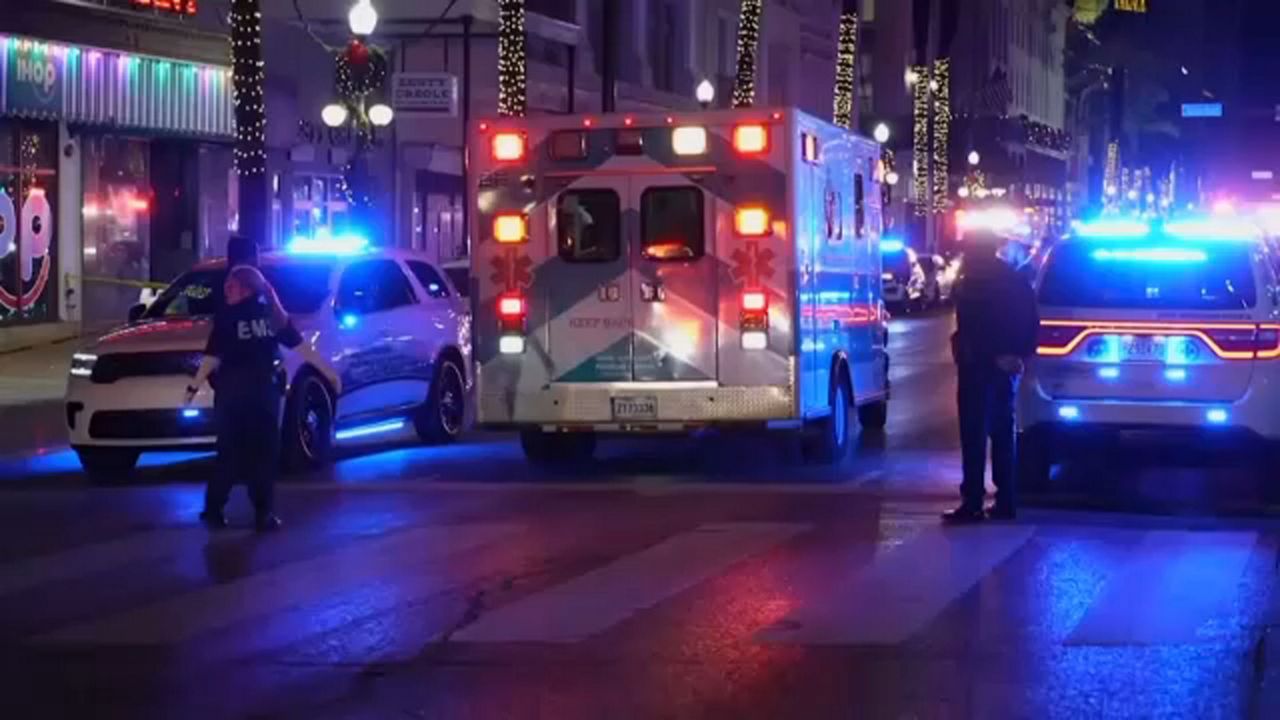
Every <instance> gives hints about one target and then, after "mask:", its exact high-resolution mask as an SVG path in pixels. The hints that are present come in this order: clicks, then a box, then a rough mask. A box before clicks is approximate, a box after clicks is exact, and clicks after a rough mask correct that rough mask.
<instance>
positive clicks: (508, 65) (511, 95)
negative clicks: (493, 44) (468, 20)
mask: <svg viewBox="0 0 1280 720" xmlns="http://www.w3.org/2000/svg"><path fill="white" fill-rule="evenodd" d="M527 63H528V56H527V54H526V51H525V44H524V0H498V114H499V115H501V116H503V117H523V116H524V114H525V110H526V109H527V106H528V103H527V99H526V91H527V85H528V67H527Z"/></svg>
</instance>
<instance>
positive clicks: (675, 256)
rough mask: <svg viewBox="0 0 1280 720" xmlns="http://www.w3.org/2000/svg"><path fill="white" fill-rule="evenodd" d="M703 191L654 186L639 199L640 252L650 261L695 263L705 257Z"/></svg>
mask: <svg viewBox="0 0 1280 720" xmlns="http://www.w3.org/2000/svg"><path fill="white" fill-rule="evenodd" d="M703 212H704V210H703V201H702V190H699V189H698V188H696V187H666V188H663V187H651V188H649V189H648V190H645V191H644V193H643V194H642V195H641V196H640V251H641V252H642V253H643V254H644V256H645V257H646V258H648V259H650V260H694V259H697V258H700V257H702V256H703V255H704V254H706V223H705V222H704V221H703V217H704V216H703Z"/></svg>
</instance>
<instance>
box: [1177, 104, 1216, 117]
mask: <svg viewBox="0 0 1280 720" xmlns="http://www.w3.org/2000/svg"><path fill="white" fill-rule="evenodd" d="M1182 117H1184V118H1217V117H1222V103H1182Z"/></svg>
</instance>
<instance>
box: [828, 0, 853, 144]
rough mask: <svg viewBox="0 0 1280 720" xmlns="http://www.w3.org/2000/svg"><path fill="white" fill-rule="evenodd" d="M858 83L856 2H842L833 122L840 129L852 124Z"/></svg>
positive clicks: (845, 0)
mask: <svg viewBox="0 0 1280 720" xmlns="http://www.w3.org/2000/svg"><path fill="white" fill-rule="evenodd" d="M857 81H858V0H844V9H843V11H841V13H840V30H839V36H838V38H837V40H836V91H835V107H834V111H833V115H832V117H833V121H834V122H835V124H836V125H839V126H840V127H842V128H848V127H849V126H851V125H852V124H853V105H854V95H855V93H856V91H857Z"/></svg>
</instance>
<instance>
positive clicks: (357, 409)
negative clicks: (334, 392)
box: [334, 258, 430, 422]
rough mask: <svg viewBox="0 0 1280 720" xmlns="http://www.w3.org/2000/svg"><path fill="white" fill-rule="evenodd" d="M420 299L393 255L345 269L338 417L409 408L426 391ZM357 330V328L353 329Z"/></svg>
mask: <svg viewBox="0 0 1280 720" xmlns="http://www.w3.org/2000/svg"><path fill="white" fill-rule="evenodd" d="M417 305H418V300H417V296H416V295H415V293H414V291H413V287H412V286H411V285H410V284H409V279H408V278H407V277H405V274H404V271H403V270H401V269H400V265H399V264H398V263H397V262H396V261H395V260H390V259H385V258H381V259H376V260H361V261H358V262H354V263H351V264H350V265H348V266H347V267H346V268H345V269H344V270H343V271H342V278H341V279H340V280H339V282H338V293H337V296H336V297H335V299H334V309H335V311H336V312H337V316H338V323H339V326H340V330H339V332H343V333H349V334H348V335H344V337H343V342H342V349H341V353H342V362H340V363H339V367H340V368H341V372H342V389H343V396H342V400H341V401H340V402H339V403H338V412H337V415H338V420H339V421H340V422H341V421H343V420H350V419H352V418H354V417H356V416H362V415H370V416H373V415H383V414H390V413H391V412H392V411H395V410H399V409H405V410H408V409H410V408H412V407H414V406H416V405H418V404H420V403H421V402H422V401H423V400H424V399H425V398H426V396H427V385H428V381H429V379H430V363H429V362H424V361H423V360H422V358H420V357H417V356H416V355H415V353H414V351H413V347H412V345H413V337H414V330H415V329H414V325H415V322H414V321H415V309H416V308H417ZM352 331H355V332H352Z"/></svg>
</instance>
